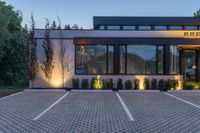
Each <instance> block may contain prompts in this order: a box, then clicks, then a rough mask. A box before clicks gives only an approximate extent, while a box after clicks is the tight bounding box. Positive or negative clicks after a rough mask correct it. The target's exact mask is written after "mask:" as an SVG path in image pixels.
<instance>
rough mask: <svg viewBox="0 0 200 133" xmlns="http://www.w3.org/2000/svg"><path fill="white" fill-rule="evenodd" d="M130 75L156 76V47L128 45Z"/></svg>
mask: <svg viewBox="0 0 200 133" xmlns="http://www.w3.org/2000/svg"><path fill="white" fill-rule="evenodd" d="M127 73H128V74H156V46H147V45H142V46H141V45H128V48H127Z"/></svg>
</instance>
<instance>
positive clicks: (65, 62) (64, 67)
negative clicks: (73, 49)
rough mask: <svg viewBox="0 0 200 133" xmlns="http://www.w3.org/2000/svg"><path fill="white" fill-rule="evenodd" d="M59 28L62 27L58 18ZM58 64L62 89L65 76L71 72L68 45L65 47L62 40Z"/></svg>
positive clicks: (60, 41)
mask: <svg viewBox="0 0 200 133" xmlns="http://www.w3.org/2000/svg"><path fill="white" fill-rule="evenodd" d="M58 22H59V26H60V27H62V24H61V21H60V18H59V17H58ZM59 31H60V38H63V31H62V29H60V30H59ZM59 46H60V49H59V50H60V51H59V62H60V68H61V69H60V70H61V79H62V87H63V88H64V84H65V74H66V72H69V71H70V70H71V68H70V66H69V63H70V54H69V50H70V49H69V45H65V43H64V40H63V39H60V40H59Z"/></svg>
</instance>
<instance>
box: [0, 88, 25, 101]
mask: <svg viewBox="0 0 200 133" xmlns="http://www.w3.org/2000/svg"><path fill="white" fill-rule="evenodd" d="M23 90H24V88H23V87H8V86H0V98H1V97H4V96H8V95H11V94H14V93H17V92H20V91H23Z"/></svg>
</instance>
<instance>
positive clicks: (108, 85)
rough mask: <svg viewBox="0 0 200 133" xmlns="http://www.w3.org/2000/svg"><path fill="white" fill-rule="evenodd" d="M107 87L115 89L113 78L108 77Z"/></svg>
mask: <svg viewBox="0 0 200 133" xmlns="http://www.w3.org/2000/svg"><path fill="white" fill-rule="evenodd" d="M106 88H107V89H111V90H112V89H113V79H111V78H110V79H108V80H107V81H106Z"/></svg>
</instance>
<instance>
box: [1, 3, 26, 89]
mask: <svg viewBox="0 0 200 133" xmlns="http://www.w3.org/2000/svg"><path fill="white" fill-rule="evenodd" d="M21 22H22V15H21V12H19V11H14V8H13V7H12V6H11V5H6V3H5V2H3V1H0V84H1V85H10V86H12V85H13V86H16V85H20V84H21V85H22V84H26V85H27V84H28V77H27V70H28V69H27V68H28V55H29V54H28V53H29V48H28V42H27V41H28V29H27V26H25V27H24V28H23V27H22V26H21Z"/></svg>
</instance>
